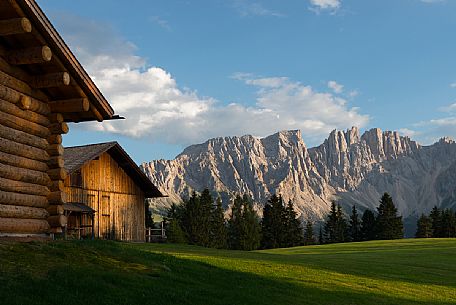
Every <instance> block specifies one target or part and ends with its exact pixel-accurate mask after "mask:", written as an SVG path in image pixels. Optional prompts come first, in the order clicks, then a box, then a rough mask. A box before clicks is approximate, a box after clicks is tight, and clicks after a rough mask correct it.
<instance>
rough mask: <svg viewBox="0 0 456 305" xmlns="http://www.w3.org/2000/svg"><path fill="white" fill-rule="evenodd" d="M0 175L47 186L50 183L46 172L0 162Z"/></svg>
mask: <svg viewBox="0 0 456 305" xmlns="http://www.w3.org/2000/svg"><path fill="white" fill-rule="evenodd" d="M0 177H2V178H6V179H11V180H15V181H22V182H28V183H33V184H38V185H43V186H48V185H49V184H50V183H51V179H50V178H49V176H48V175H47V174H46V173H43V172H38V171H34V170H31V169H23V168H20V167H15V166H11V165H6V164H2V163H0Z"/></svg>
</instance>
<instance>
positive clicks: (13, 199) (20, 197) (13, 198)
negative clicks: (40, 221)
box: [0, 191, 48, 208]
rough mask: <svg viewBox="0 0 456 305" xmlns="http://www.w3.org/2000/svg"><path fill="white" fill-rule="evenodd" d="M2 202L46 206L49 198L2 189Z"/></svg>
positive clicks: (0, 200)
mask: <svg viewBox="0 0 456 305" xmlns="http://www.w3.org/2000/svg"><path fill="white" fill-rule="evenodd" d="M0 204H7V205H20V206H28V207H35V208H46V207H47V206H48V200H47V197H45V196H38V195H28V194H18V193H13V192H4V191H0Z"/></svg>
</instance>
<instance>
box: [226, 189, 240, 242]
mask: <svg viewBox="0 0 456 305" xmlns="http://www.w3.org/2000/svg"><path fill="white" fill-rule="evenodd" d="M242 210H243V204H242V198H241V196H239V195H237V196H236V197H235V198H234V200H233V203H232V205H231V215H230V219H229V220H228V246H229V248H230V249H238V250H239V249H241V246H240V235H241V230H242V229H241V227H242Z"/></svg>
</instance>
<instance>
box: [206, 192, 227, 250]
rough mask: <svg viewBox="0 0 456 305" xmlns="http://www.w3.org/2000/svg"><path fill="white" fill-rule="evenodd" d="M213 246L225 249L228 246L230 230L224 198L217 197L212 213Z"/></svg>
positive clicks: (211, 242)
mask: <svg viewBox="0 0 456 305" xmlns="http://www.w3.org/2000/svg"><path fill="white" fill-rule="evenodd" d="M210 237H211V241H210V244H211V247H213V248H217V249H225V248H227V247H228V232H227V228H226V223H225V215H224V210H223V207H222V200H221V199H220V197H218V198H217V200H216V203H215V206H214V207H213V209H212V213H211V235H210Z"/></svg>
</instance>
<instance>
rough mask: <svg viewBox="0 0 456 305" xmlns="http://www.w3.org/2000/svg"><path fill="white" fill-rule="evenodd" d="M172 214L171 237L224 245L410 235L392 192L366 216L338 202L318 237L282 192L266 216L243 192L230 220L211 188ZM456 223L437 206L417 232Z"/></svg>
mask: <svg viewBox="0 0 456 305" xmlns="http://www.w3.org/2000/svg"><path fill="white" fill-rule="evenodd" d="M167 216H168V217H167V219H168V220H167V223H166V228H167V231H166V234H167V239H168V241H169V242H172V243H189V244H194V245H200V246H204V247H212V248H219V249H236V250H255V249H259V248H261V249H270V248H285V247H294V246H300V245H312V244H317V243H320V244H323V243H341V242H357V241H367V240H376V239H399V238H403V237H404V225H403V221H402V216H400V215H398V211H397V208H396V206H395V205H394V203H393V199H392V198H391V196H390V195H389V194H388V193H384V194H383V196H382V197H381V199H380V202H379V206H378V207H377V209H376V211H372V210H369V209H366V210H364V212H363V213H362V215H360V214H359V213H358V210H357V208H356V207H355V206H353V207H352V210H351V213H350V215H348V217H346V216H345V213H344V212H343V210H342V207H341V206H340V204H337V203H336V202H332V204H331V209H330V212H329V213H328V215H327V216H326V217H325V220H324V221H323V222H322V223H321V224H320V227H319V231H318V236H316V234H315V232H314V228H315V224H314V223H313V222H311V221H310V220H308V221H302V220H303V219H300V218H299V217H298V215H297V213H296V211H295V210H294V208H293V203H292V202H291V201H288V202H287V203H285V202H284V200H283V198H282V197H281V196H280V195H278V196H277V195H272V196H271V198H270V199H269V200H268V201H267V203H266V204H265V205H264V207H263V216H262V217H261V218H260V217H259V216H258V214H257V213H256V211H255V209H254V204H253V201H252V200H251V199H250V198H249V197H248V196H246V195H244V196H240V195H238V196H236V197H235V198H234V199H233V202H232V204H231V211H230V212H229V213H228V217H227V219H225V211H224V209H223V207H222V202H221V199H220V198H217V199H215V200H214V198H213V196H212V195H211V193H210V192H209V190H208V189H205V190H204V191H203V192H202V193H201V194H196V193H195V192H194V193H193V194H192V195H191V197H190V198H189V199H188V200H186V201H185V202H184V203H183V204H181V205H175V204H174V205H172V206H171V208H170V209H169V210H168V215H167ZM455 222H456V215H455V213H454V212H451V211H450V210H439V209H437V208H434V209H433V211H432V212H431V214H430V215H429V216H425V215H423V216H422V217H421V218H420V220H419V221H418V223H419V225H418V231H417V236H419V237H450V236H455V234H456V225H455Z"/></svg>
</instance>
